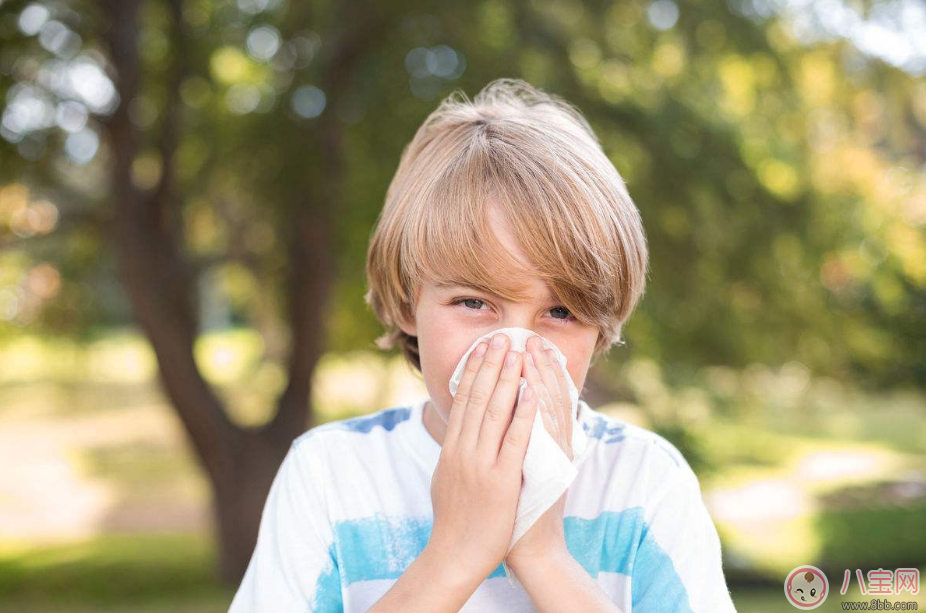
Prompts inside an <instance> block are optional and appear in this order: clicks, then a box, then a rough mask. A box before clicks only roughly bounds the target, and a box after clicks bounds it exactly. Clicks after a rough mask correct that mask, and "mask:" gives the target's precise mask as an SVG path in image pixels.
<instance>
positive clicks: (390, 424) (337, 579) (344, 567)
mask: <svg viewBox="0 0 926 613" xmlns="http://www.w3.org/2000/svg"><path fill="white" fill-rule="evenodd" d="M427 400H428V398H427V397H423V398H420V399H418V400H417V401H415V402H413V403H411V404H410V405H408V406H396V407H390V408H385V409H381V410H379V411H377V412H375V413H372V414H370V415H367V416H363V417H355V418H351V419H343V420H339V421H333V422H329V423H326V424H322V425H319V426H316V427H314V428H312V429H310V430H308V431H306V432H305V433H303V434H302V435H300V436H299V437H298V438H296V439H295V440H294V441H293V443H292V445H291V447H290V449H289V451H288V453H287V455H286V457H285V459H284V460H283V463H282V464H281V466H280V468H279V471H278V472H277V474H276V476H275V478H274V481H273V485H272V486H271V489H270V493H269V495H268V497H267V501H266V504H265V506H264V510H263V515H262V517H261V523H260V530H259V534H258V538H257V544H256V546H255V549H254V552H253V554H252V557H251V560H250V563H249V565H248V568H247V571H246V573H245V575H244V578H243V580H242V582H241V585H240V586H239V588H238V591H237V593H236V594H235V597H234V600H233V601H232V604H231V608H230V610H229V613H290V612H292V613H297V612H298V613H307V612H309V613H314V612H318V613H334V612H341V611H343V612H344V613H361V612H362V611H367V610H368V609H369V608H370V607H372V606H373V604H374V603H376V601H377V600H379V599H380V598H381V597H382V596H383V595H384V594H385V593H386V592H387V591H389V589H390V587H391V586H392V585H393V584H394V583H395V582H396V581H397V580H398V578H399V577H400V576H401V575H402V573H403V572H404V571H405V569H406V568H408V566H409V565H410V564H411V563H412V562H413V561H414V560H415V558H417V557H418V556H419V555H420V554H421V552H422V551H423V550H424V547H425V545H426V544H427V542H428V537H429V535H430V533H431V527H432V525H433V519H434V514H433V508H432V505H431V493H430V485H431V476H432V474H433V472H434V469H435V467H436V466H437V461H438V458H439V456H440V451H441V447H440V445H439V444H438V443H437V441H436V440H434V438H433V437H432V436H431V435H430V433H428V431H427V430H426V429H425V426H424V422H423V420H422V416H423V409H424V405H425V403H426V402H427ZM580 407H581V410H580V411H579V416H578V418H579V422H580V423H581V425H582V428H583V429H584V430H585V432H586V434H587V435H588V436H589V439H588V444H589V446H590V447H589V448H588V450H587V452H586V453H585V454H584V455H583V456H582V458H581V461H580V463H579V464H578V475H577V476H576V478H575V481H573V483H572V484H571V485H570V487H569V490H568V492H567V494H566V507H565V513H564V532H565V537H566V545H567V548H568V550H569V553H570V554H571V555H572V556H573V558H575V559H576V560H577V561H578V562H579V563H580V564H581V565H582V567H583V568H584V569H585V570H586V571H587V572H588V573H589V575H590V576H592V577H593V578H594V579H595V580H596V581H597V583H598V585H599V586H600V587H601V588H602V590H604V592H605V593H607V594H608V595H609V596H610V598H611V600H612V601H613V602H614V603H616V604H617V605H618V606H619V607H620V608H621V609H622V610H623V611H624V612H625V613H631V612H633V613H667V612H672V613H689V612H690V613H730V612H733V613H735V609H734V606H733V602H732V599H731V596H730V592H729V591H728V589H727V585H726V580H725V578H724V574H723V569H722V566H721V548H720V541H719V539H718V536H717V531H716V529H715V526H714V523H713V521H712V520H711V517H710V515H709V514H708V510H707V508H706V507H705V505H704V502H703V499H702V496H701V490H700V485H699V482H698V479H697V477H696V475H695V474H694V472H692V470H691V467H690V466H689V464H688V463H687V462H686V461H685V459H684V458H683V457H682V455H681V454H680V453H679V451H678V449H676V448H675V446H673V445H672V444H671V443H669V442H668V441H667V440H666V439H665V438H663V437H662V436H660V435H658V434H656V433H654V432H652V431H649V430H647V429H645V428H642V427H639V426H635V425H633V424H628V423H626V422H624V421H621V420H619V419H616V418H615V417H612V416H609V415H605V414H604V413H601V412H599V411H596V410H594V409H592V408H591V407H590V406H588V404H587V403H585V402H584V401H583V400H581V399H580ZM461 611H463V612H464V613H489V612H492V613H496V612H497V613H502V612H504V613H522V612H536V611H537V608H536V607H535V606H534V605H533V603H532V602H531V599H530V596H529V595H528V593H527V592H526V591H525V590H524V588H522V587H517V588H516V587H513V586H512V585H511V584H510V583H509V581H508V578H507V576H506V575H505V570H504V567H503V566H502V564H501V563H499V565H498V567H497V568H496V569H495V570H494V571H493V572H492V573H491V574H490V575H489V576H488V577H486V578H485V580H484V581H483V582H482V583H481V584H480V585H479V587H478V588H477V589H476V591H475V592H474V593H473V594H472V596H471V597H470V598H469V600H468V601H467V603H466V604H465V606H464V607H463V608H462V609H461Z"/></svg>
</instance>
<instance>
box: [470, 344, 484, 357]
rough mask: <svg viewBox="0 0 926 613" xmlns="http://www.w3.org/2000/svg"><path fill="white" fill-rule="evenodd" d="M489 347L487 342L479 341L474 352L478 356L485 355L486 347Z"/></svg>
mask: <svg viewBox="0 0 926 613" xmlns="http://www.w3.org/2000/svg"><path fill="white" fill-rule="evenodd" d="M487 347H488V345H487V344H485V343H479V344H478V345H476V350H475V351H474V352H473V353H475V354H476V357H482V356H484V355H485V352H486V348H487Z"/></svg>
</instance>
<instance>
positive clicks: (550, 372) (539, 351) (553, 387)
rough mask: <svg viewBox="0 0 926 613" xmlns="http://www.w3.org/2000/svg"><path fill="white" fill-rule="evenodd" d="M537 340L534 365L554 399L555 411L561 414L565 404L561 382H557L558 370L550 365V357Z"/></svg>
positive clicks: (538, 339) (537, 339)
mask: <svg viewBox="0 0 926 613" xmlns="http://www.w3.org/2000/svg"><path fill="white" fill-rule="evenodd" d="M535 338H536V341H535V342H534V350H533V353H532V355H533V356H534V365H536V366H537V368H538V370H540V377H541V378H542V379H543V384H544V385H545V386H546V388H547V391H548V392H549V394H550V397H551V399H552V406H553V410H554V411H556V412H557V413H558V414H559V413H561V411H562V407H563V405H564V402H563V397H562V396H563V394H562V391H561V390H560V387H559V381H557V380H556V370H554V368H553V364H551V363H550V357H549V356H548V355H547V353H546V351H544V349H543V345H542V344H541V342H540V338H539V337H535Z"/></svg>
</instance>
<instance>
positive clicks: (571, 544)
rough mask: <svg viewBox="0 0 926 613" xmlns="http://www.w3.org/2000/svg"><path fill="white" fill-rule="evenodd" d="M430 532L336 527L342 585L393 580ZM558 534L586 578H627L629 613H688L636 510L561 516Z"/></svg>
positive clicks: (416, 524) (386, 520)
mask: <svg viewBox="0 0 926 613" xmlns="http://www.w3.org/2000/svg"><path fill="white" fill-rule="evenodd" d="M432 527H433V521H432V520H431V519H429V518H428V519H425V518H413V517H389V516H386V515H383V514H381V513H379V514H376V515H375V516H372V517H367V518H362V519H356V520H349V521H341V522H337V523H336V524H335V526H334V533H335V542H336V543H337V555H338V567H339V569H340V573H341V576H342V581H343V582H344V584H345V585H350V584H351V583H354V582H357V581H373V580H383V579H386V580H397V579H398V578H399V577H400V576H401V575H402V573H403V572H405V570H406V569H407V568H408V567H409V566H410V565H411V563H412V562H413V561H414V560H415V559H416V558H417V557H418V556H419V555H421V552H422V551H423V550H424V548H425V545H427V543H428V539H429V537H430V534H431V529H432ZM564 530H565V534H566V547H567V548H568V549H569V553H570V554H571V555H572V557H573V558H575V559H576V561H578V562H579V564H581V565H582V567H583V568H584V569H585V570H586V572H588V574H589V575H591V576H592V577H597V576H598V574H599V573H601V572H612V573H621V574H624V575H629V576H631V586H632V595H633V606H634V610H637V611H645V612H650V611H657V610H658V611H672V612H674V613H690V612H691V607H690V605H689V602H688V593H687V590H686V589H685V586H684V584H683V583H682V580H681V578H680V577H679V576H678V573H677V572H676V570H675V567H674V565H673V563H672V560H671V558H669V556H668V555H667V554H666V553H665V552H664V551H663V550H662V548H661V547H660V546H659V544H658V543H657V542H656V541H655V539H654V538H653V536H652V534H651V532H650V530H649V528H648V526H647V525H646V522H645V521H644V520H643V509H642V507H632V508H629V509H625V510H623V511H606V512H603V513H601V514H600V515H598V516H597V517H595V518H594V519H584V518H581V517H566V518H565V521H564ZM504 576H505V570H504V567H503V566H502V565H501V564H499V565H498V567H497V568H496V569H495V570H494V571H493V572H492V574H490V575H489V576H488V577H487V578H489V579H491V578H495V577H504ZM327 587H330V588H331V589H333V588H335V587H336V586H335V585H331V586H327Z"/></svg>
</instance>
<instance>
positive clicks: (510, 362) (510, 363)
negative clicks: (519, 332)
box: [505, 351, 518, 368]
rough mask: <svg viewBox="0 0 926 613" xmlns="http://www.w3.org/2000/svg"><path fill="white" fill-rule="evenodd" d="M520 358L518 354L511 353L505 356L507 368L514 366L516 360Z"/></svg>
mask: <svg viewBox="0 0 926 613" xmlns="http://www.w3.org/2000/svg"><path fill="white" fill-rule="evenodd" d="M517 357H518V354H517V352H514V351H509V352H508V355H507V356H505V368H511V367H512V366H514V360H515V358H517Z"/></svg>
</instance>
